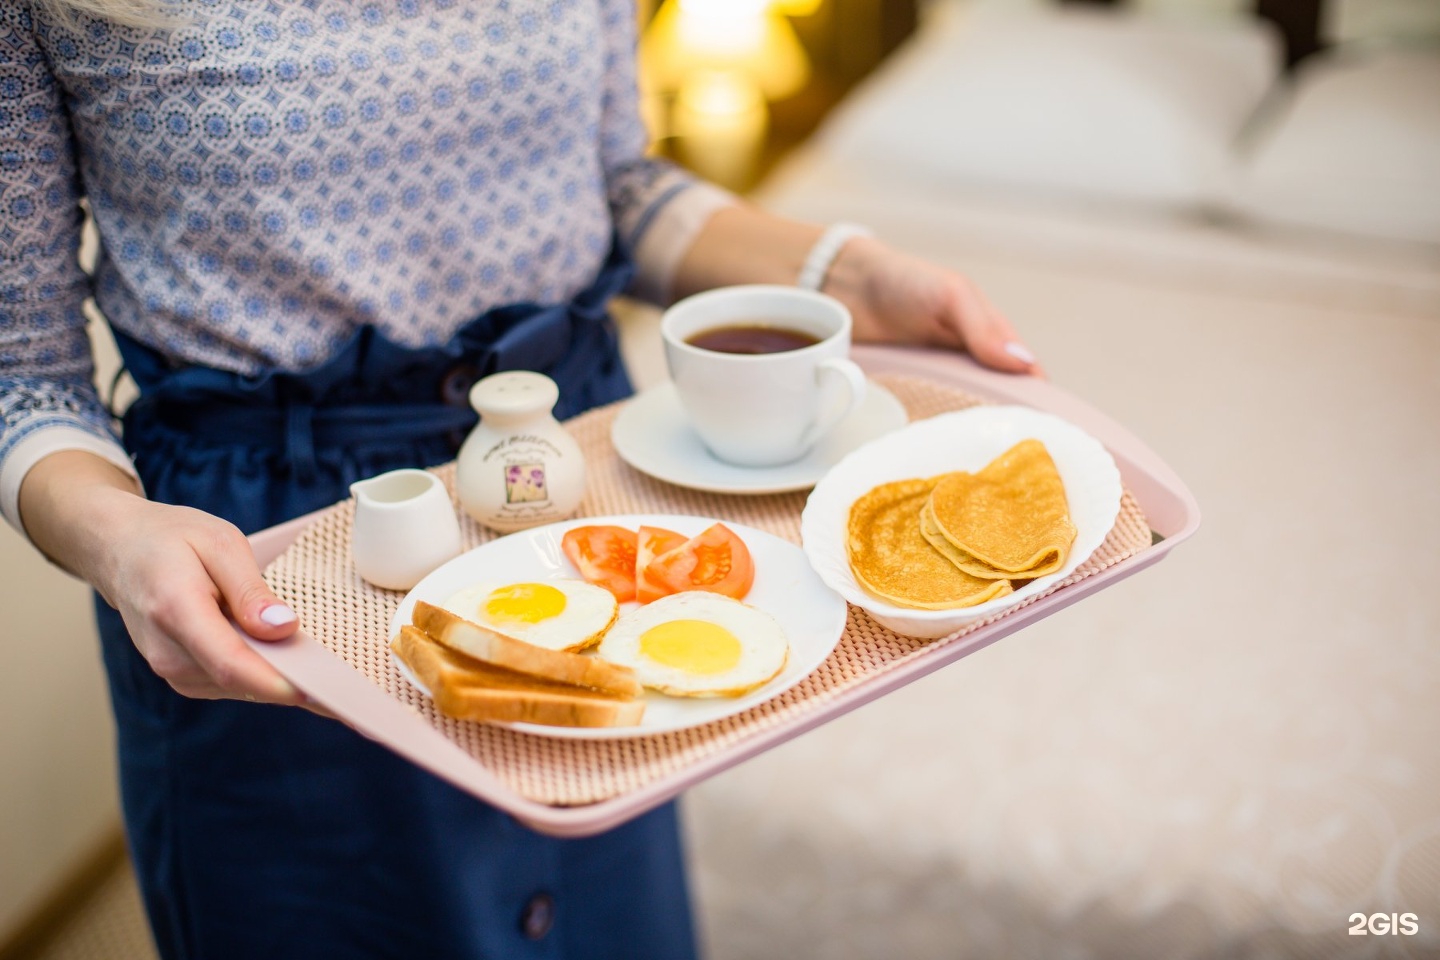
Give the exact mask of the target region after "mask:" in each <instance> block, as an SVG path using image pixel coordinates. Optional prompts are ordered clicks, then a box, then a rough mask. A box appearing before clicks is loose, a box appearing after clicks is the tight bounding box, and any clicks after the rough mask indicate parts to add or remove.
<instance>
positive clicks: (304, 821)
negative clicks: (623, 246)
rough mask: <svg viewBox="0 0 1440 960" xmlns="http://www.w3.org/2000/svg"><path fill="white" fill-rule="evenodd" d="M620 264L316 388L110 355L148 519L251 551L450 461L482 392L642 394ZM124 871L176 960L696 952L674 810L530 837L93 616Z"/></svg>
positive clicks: (107, 615) (359, 745) (345, 362)
mask: <svg viewBox="0 0 1440 960" xmlns="http://www.w3.org/2000/svg"><path fill="white" fill-rule="evenodd" d="M627 277H628V266H627V265H626V264H625V263H624V261H623V258H622V257H620V256H619V255H617V256H615V257H612V260H611V262H610V263H609V264H608V265H607V267H606V269H605V271H604V272H602V274H601V276H600V278H599V279H598V280H597V282H596V284H595V285H594V287H592V288H591V289H589V290H587V291H585V292H584V293H582V294H581V295H580V296H578V297H577V298H576V299H575V300H574V301H572V302H571V303H569V304H563V305H559V306H542V305H518V306H516V307H507V308H504V309H503V310H497V311H492V312H491V313H488V314H486V315H485V316H483V317H481V318H479V319H477V320H475V321H474V322H472V323H471V324H470V325H469V326H467V327H466V328H465V329H464V330H462V331H461V332H460V334H459V335H457V337H456V338H455V340H454V341H452V342H451V343H449V344H446V345H445V346H443V347H437V348H431V349H421V350H415V349H409V348H402V347H399V346H397V345H396V344H394V343H392V342H390V341H388V340H387V339H386V338H384V337H383V336H381V335H380V334H379V333H378V332H377V331H375V330H374V329H372V328H365V329H362V330H360V331H359V332H358V333H357V334H356V335H355V337H354V338H353V339H352V341H351V342H350V343H349V344H347V345H346V347H345V349H344V350H342V351H341V352H340V353H339V354H338V355H337V356H336V357H335V358H334V359H333V360H331V361H330V362H329V363H327V364H326V365H325V366H324V367H322V368H320V369H318V370H312V371H308V372H306V373H304V374H279V373H276V374H266V375H263V376H259V377H241V376H236V375H233V374H227V373H222V372H219V371H215V370H208V369H199V368H183V367H182V368H175V367H173V366H172V365H170V364H168V363H167V362H165V360H164V359H163V358H162V357H161V356H160V355H158V354H157V353H155V352H153V351H151V350H149V349H147V348H145V347H143V346H141V345H140V344H138V343H136V342H135V341H133V340H130V339H128V338H126V337H123V336H121V337H119V339H120V341H121V352H122V355H123V356H124V358H125V361H126V366H127V368H128V369H129V370H130V372H131V373H132V375H134V377H135V379H136V381H137V383H138V385H139V387H140V391H141V399H140V400H138V401H137V402H136V403H135V404H134V405H133V406H132V407H131V409H130V411H128V412H127V414H126V422H125V442H126V446H127V447H128V448H129V449H130V451H131V453H132V454H133V455H134V457H135V462H136V466H137V468H138V469H139V471H140V475H141V478H142V480H143V481H144V483H145V488H146V492H147V494H148V495H149V496H150V497H151V499H154V500H158V501H162V502H166V503H175V504H185V505H188V506H193V507H197V508H199V509H202V510H205V511H207V512H209V513H212V514H215V515H217V516H220V517H224V518H226V519H228V520H231V521H232V522H234V523H235V524H236V525H238V526H239V527H240V528H241V529H242V530H244V531H245V532H247V533H250V532H254V531H256V530H259V529H262V528H264V527H267V526H271V525H273V524H276V523H279V522H281V521H284V520H287V519H290V518H291V517H295V516H298V515H300V514H303V513H306V512H308V511H310V510H313V509H317V508H319V507H323V506H326V505H328V504H331V503H334V502H336V501H338V500H340V499H343V498H344V497H345V496H347V495H348V487H349V485H350V483H351V482H353V481H355V480H358V479H363V478H364V477H367V476H373V475H375V474H376V473H379V472H381V471H384V470H388V469H392V468H395V467H400V466H410V467H415V466H430V465H434V464H437V463H442V462H445V461H447V460H449V459H452V458H453V457H454V455H455V452H456V450H457V449H458V444H459V442H460V440H462V439H463V437H464V435H465V433H466V431H467V430H468V428H469V426H470V425H471V424H473V423H474V415H473V413H471V412H470V411H469V410H468V408H467V407H466V404H465V393H466V391H467V388H468V386H469V384H470V383H471V382H473V381H474V380H475V379H476V378H477V377H479V376H483V375H485V374H487V373H490V372H493V371H495V370H506V369H538V370H543V371H545V372H547V373H549V374H550V375H551V376H552V377H554V378H555V379H556V381H557V382H558V383H559V384H560V388H561V397H562V401H561V403H562V406H561V407H560V408H559V409H558V410H557V413H558V414H559V415H561V416H568V415H573V414H574V413H578V412H580V411H581V410H583V409H585V408H587V407H590V406H593V405H596V404H600V403H606V402H609V401H611V400H615V399H619V398H620V397H623V396H625V395H626V394H628V393H629V391H630V386H629V382H628V380H627V379H626V376H625V372H624V368H623V366H622V364H621V362H620V358H619V352H618V349H617V344H616V337H615V334H614V330H613V327H612V326H611V325H610V323H609V320H608V318H607V317H606V315H605V304H606V302H607V301H608V299H609V297H610V296H611V295H612V294H613V293H615V292H617V291H618V290H619V289H620V287H622V286H623V284H624V282H625V280H626V279H627ZM96 607H97V613H98V618H99V625H100V633H101V638H102V646H103V653H104V659H105V666H106V670H107V673H108V675H109V681H110V690H111V697H112V702H113V706H114V712H115V718H116V721H117V727H118V731H119V732H118V740H119V744H118V747H119V760H120V764H119V766H120V782H121V795H122V801H123V807H124V814H125V824H126V830H127V834H128V838H129V842H130V847H131V853H132V857H133V860H134V863H135V868H136V872H137V875H138V877H139V881H140V886H141V890H142V894H143V897H144V901H145V906H146V909H147V911H148V913H149V917H150V921H151V925H152V929H153V931H154V934H155V939H156V941H157V944H158V946H159V949H160V953H161V955H162V956H163V957H165V958H166V960H172V958H187V960H202V958H203V960H229V958H235V960H240V958H245V960H257V958H264V960H282V958H288V957H295V958H301V957H303V958H306V960H311V958H315V957H324V958H334V960H345V958H379V957H394V958H397V960H400V958H403V960H417V958H457V960H459V958H467V960H468V958H473V960H480V958H492V960H493V958H510V957H545V958H616V960H619V958H625V960H643V958H654V960H684V958H688V957H693V956H694V952H695V946H694V934H693V929H692V925H691V919H690V912H689V900H688V896H687V892H686V884H685V874H684V865H683V859H682V852H681V847H680V840H679V831H678V823H677V815H676V810H675V808H674V806H673V805H667V806H665V807H663V808H661V809H659V810H656V811H654V812H652V813H650V814H648V815H646V816H643V817H641V818H639V819H637V820H635V821H632V822H630V823H628V824H626V825H624V826H622V827H620V828H618V829H616V830H613V831H611V832H608V833H605V834H602V835H600V836H596V837H591V838H584V839H557V838H552V837H546V836H543V835H541V834H537V833H535V832H534V831H532V830H530V829H528V828H526V827H524V826H522V825H521V824H519V823H518V822H516V821H515V820H514V819H512V818H511V817H509V816H508V815H506V814H504V813H501V812H500V811H497V810H495V809H494V808H492V807H489V806H487V805H486V804H484V803H481V802H480V801H478V800H476V799H474V798H473V797H471V796H470V795H468V794H465V793H463V792H461V791H459V790H457V789H455V788H454V787H452V786H450V785H449V784H447V783H444V782H443V781H441V780H439V779H437V778H435V777H433V776H431V775H430V774H428V773H426V772H424V771H422V770H420V769H418V768H417V767H415V766H413V765H411V764H410V763H409V762H407V761H405V760H403V759H401V758H399V757H398V756H396V755H395V754H392V753H390V752H389V751H388V750H386V749H385V748H383V747H381V746H379V745H377V744H375V743H372V742H370V741H369V740H366V739H365V738H363V737H361V736H360V735H358V734H356V733H355V732H354V731H352V730H351V729H350V728H348V727H346V726H344V725H342V724H340V723H338V722H335V721H332V720H327V719H324V718H321V717H317V716H315V715H313V714H310V713H308V712H306V711H304V710H300V709H295V708H288V707H277V706H270V705H263V704H253V703H244V702H238V701H231V700H219V701H209V700H191V699H188V698H185V697H181V696H179V695H178V694H176V693H175V692H174V691H173V690H171V688H170V686H169V685H168V684H167V683H165V682H164V681H163V680H161V679H159V678H158V677H156V675H155V674H154V673H153V672H151V670H150V668H149V666H148V665H147V664H146V663H145V661H144V660H143V659H142V658H141V657H140V655H139V654H138V652H137V651H136V650H135V647H134V645H133V644H132V643H131V641H130V639H129V636H128V635H127V634H126V631H125V628H124V625H123V623H122V622H121V620H120V617H119V615H118V614H117V613H116V612H115V611H114V610H112V609H111V608H110V607H109V606H107V605H106V604H105V603H104V602H103V601H97V604H96Z"/></svg>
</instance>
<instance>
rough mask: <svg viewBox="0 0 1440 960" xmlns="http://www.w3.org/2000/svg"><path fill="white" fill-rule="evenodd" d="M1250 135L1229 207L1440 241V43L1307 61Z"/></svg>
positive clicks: (1334, 227) (1289, 221)
mask: <svg viewBox="0 0 1440 960" xmlns="http://www.w3.org/2000/svg"><path fill="white" fill-rule="evenodd" d="M1248 139H1250V140H1251V145H1250V147H1249V149H1248V151H1247V153H1248V159H1247V162H1246V163H1244V164H1243V166H1242V167H1241V168H1240V170H1239V172H1238V173H1237V175H1236V182H1235V184H1234V186H1233V188H1232V190H1231V192H1230V198H1229V207H1230V209H1231V212H1232V213H1234V214H1237V215H1239V216H1240V217H1242V218H1245V219H1248V220H1251V221H1254V222H1256V223H1259V224H1276V225H1285V226H1292V227H1306V228H1320V229H1322V230H1327V231H1332V232H1342V233H1350V234H1359V235H1364V236H1368V237H1383V238H1386V239H1393V240H1405V241H1421V242H1426V243H1440V50H1434V49H1431V50H1419V49H1415V50H1406V49H1390V50H1384V49H1378V50H1377V49H1372V50H1370V51H1369V52H1363V51H1361V52H1355V53H1349V54H1346V53H1339V54H1333V55H1326V56H1321V57H1317V58H1314V59H1313V60H1307V61H1305V62H1304V63H1302V64H1301V66H1300V69H1299V72H1298V74H1297V75H1296V78H1295V82H1294V85H1293V88H1292V89H1291V90H1290V91H1289V93H1288V95H1287V96H1286V97H1284V98H1283V99H1282V101H1281V102H1280V103H1279V104H1277V106H1276V109H1274V110H1273V111H1267V112H1266V114H1265V119H1264V122H1263V123H1261V124H1259V125H1258V126H1257V130H1256V131H1255V132H1254V135H1253V137H1251V138H1248Z"/></svg>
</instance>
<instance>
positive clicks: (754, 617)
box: [597, 590, 790, 697]
mask: <svg viewBox="0 0 1440 960" xmlns="http://www.w3.org/2000/svg"><path fill="white" fill-rule="evenodd" d="M597 652H598V654H599V656H601V657H602V658H604V659H606V660H610V661H612V662H614V663H620V664H624V665H625V666H627V667H630V668H631V669H633V670H634V671H635V674H636V676H637V677H638V678H639V680H640V682H641V683H642V684H644V685H645V686H646V687H649V688H650V689H652V690H658V691H660V692H661V693H667V694H669V695H671V696H673V697H738V696H740V695H741V694H742V693H748V692H749V691H751V690H754V689H755V688H756V687H759V686H761V685H763V684H765V683H767V682H769V681H770V680H771V679H773V678H774V677H775V676H776V674H778V673H779V672H780V671H781V670H783V669H784V667H785V661H786V659H787V658H788V657H789V655H790V643H789V641H788V640H786V638H785V631H784V629H782V628H781V626H780V624H779V623H778V622H776V620H775V618H774V617H772V616H770V614H768V613H766V612H765V611H763V610H758V609H756V608H755V607H752V606H749V605H747V604H744V603H741V602H740V601H739V600H732V599H730V598H729V597H726V596H721V595H720V594H718V593H707V592H702V591H693V590H692V591H687V592H685V593H674V594H671V595H670V596H668V597H661V598H660V599H659V600H655V601H653V602H651V603H648V604H646V605H645V606H643V607H640V608H639V609H636V610H632V611H629V612H627V613H625V614H624V615H623V616H621V617H620V619H619V620H618V621H617V622H616V624H615V626H613V627H611V628H610V632H609V633H607V634H605V639H604V640H602V641H601V642H600V648H599V650H598V651H597Z"/></svg>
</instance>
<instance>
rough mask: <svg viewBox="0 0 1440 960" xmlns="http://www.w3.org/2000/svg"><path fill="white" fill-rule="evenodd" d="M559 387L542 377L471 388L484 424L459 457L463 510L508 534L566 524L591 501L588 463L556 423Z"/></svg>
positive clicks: (523, 375) (515, 374)
mask: <svg viewBox="0 0 1440 960" xmlns="http://www.w3.org/2000/svg"><path fill="white" fill-rule="evenodd" d="M559 399H560V388H559V387H557V386H556V385H555V381H554V380H551V379H550V378H549V377H547V376H545V375H544V374H543V373H531V372H530V371H527V370H515V371H510V372H507V373H496V374H491V375H490V376H488V377H486V378H485V379H483V380H481V381H480V382H479V383H477V384H475V386H473V387H471V388H470V405H471V406H472V407H474V408H475V412H476V413H478V414H480V423H479V424H477V425H476V427H475V429H474V430H472V431H471V432H470V435H469V436H468V437H466V438H465V443H464V444H463V445H462V446H461V447H460V455H459V456H458V457H457V458H456V465H455V488H456V492H457V493H458V494H459V496H460V505H461V506H462V507H464V508H465V512H466V513H468V514H470V516H472V517H474V518H475V519H476V520H477V521H478V522H480V523H482V524H484V525H485V526H487V527H490V528H491V529H492V530H498V531H500V532H501V533H509V532H511V531H512V530H523V529H525V528H526V527H534V526H538V525H540V524H543V523H554V522H555V521H557V520H564V519H565V518H566V517H568V516H570V515H571V514H573V513H574V512H575V511H576V509H578V508H579V506H580V500H581V499H582V498H583V497H584V496H585V458H584V456H583V455H582V454H581V453H580V445H579V444H578V443H576V442H575V438H574V437H572V436H570V434H569V433H568V432H567V431H566V430H565V428H564V427H562V426H560V424H559V422H558V421H557V420H556V419H555V416H554V413H553V411H554V409H555V404H556V403H557V402H558V401H559Z"/></svg>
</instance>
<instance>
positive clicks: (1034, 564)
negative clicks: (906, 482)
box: [922, 439, 1075, 579]
mask: <svg viewBox="0 0 1440 960" xmlns="http://www.w3.org/2000/svg"><path fill="white" fill-rule="evenodd" d="M929 506H930V511H929V517H930V519H932V520H933V522H934V527H933V530H932V532H938V534H939V535H940V536H941V537H943V538H944V540H945V541H947V542H948V543H950V544H951V545H952V546H954V547H955V548H956V550H957V551H959V555H961V557H962V559H963V560H964V561H965V565H964V568H968V569H971V570H978V569H983V568H989V569H993V570H994V571H996V573H997V574H998V575H1000V576H1006V577H1018V578H1024V579H1028V578H1033V577H1040V576H1044V575H1045V574H1047V573H1053V572H1055V571H1056V570H1059V569H1060V568H1061V567H1062V566H1064V564H1065V560H1066V558H1067V557H1068V556H1069V553H1070V545H1071V544H1072V543H1074V541H1075V525H1074V524H1072V523H1071V522H1070V505H1069V501H1068V500H1067V499H1066V497H1065V484H1064V482H1063V481H1062V480H1061V479H1060V471H1059V470H1058V469H1056V467H1055V461H1054V460H1052V459H1051V458H1050V452H1049V451H1048V450H1046V449H1045V445H1044V444H1043V443H1041V442H1040V441H1039V440H1033V439H1032V440H1022V441H1020V442H1019V443H1017V444H1015V446H1013V447H1011V448H1010V449H1009V450H1007V451H1005V452H1004V453H1002V454H1001V455H1000V456H998V457H996V458H995V459H994V460H992V461H990V463H989V464H987V465H986V466H985V468H984V469H982V470H980V471H979V472H977V473H949V474H946V475H944V476H943V477H940V478H939V479H938V482H937V483H936V484H935V488H934V490H933V491H932V492H931V494H930V501H929ZM922 539H923V537H922ZM977 561H978V564H979V566H976V562H977Z"/></svg>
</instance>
